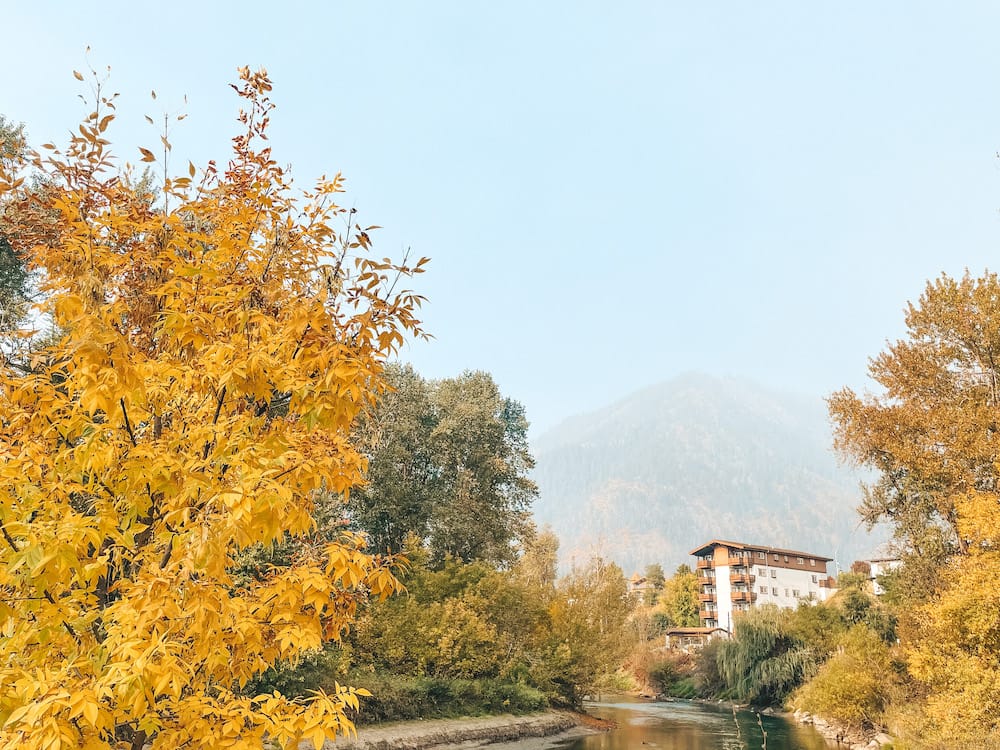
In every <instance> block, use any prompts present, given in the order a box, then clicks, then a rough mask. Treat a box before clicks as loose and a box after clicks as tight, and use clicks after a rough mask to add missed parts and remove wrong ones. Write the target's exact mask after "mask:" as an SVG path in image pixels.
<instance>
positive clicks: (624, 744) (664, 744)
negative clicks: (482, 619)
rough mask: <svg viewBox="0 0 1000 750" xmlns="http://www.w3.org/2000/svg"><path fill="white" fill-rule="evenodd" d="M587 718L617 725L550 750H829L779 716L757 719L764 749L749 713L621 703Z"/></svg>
mask: <svg viewBox="0 0 1000 750" xmlns="http://www.w3.org/2000/svg"><path fill="white" fill-rule="evenodd" d="M587 710H588V712H589V713H592V714H593V715H595V716H600V717H601V718H605V719H611V720H612V721H614V722H616V723H617V724H618V728H617V729H616V730H614V731H612V732H605V733H601V734H593V735H589V736H587V737H581V738H579V739H575V740H566V741H563V742H561V743H557V744H555V745H553V747H555V748H560V750H625V749H626V748H630V749H634V750H642V748H657V750H756V749H757V748H764V747H766V748H767V750H829V748H830V747H831V745H830V744H828V743H827V742H826V740H824V739H823V737H822V736H821V735H820V734H819V733H818V732H816V731H815V730H814V729H813V728H812V727H803V726H800V725H798V724H795V723H793V722H789V721H785V720H784V719H781V718H779V717H772V716H763V717H761V720H762V722H763V728H764V731H765V732H767V744H766V746H765V744H764V738H763V735H762V734H761V727H760V726H759V725H758V724H757V716H756V715H755V714H751V713H749V712H738V713H737V714H736V716H735V717H734V716H733V713H732V711H731V710H730V709H723V708H720V707H716V706H712V705H706V704H702V703H691V702H688V701H676V702H671V703H652V702H650V703H643V702H637V701H631V700H628V699H623V700H621V701H619V702H613V703H595V704H591V705H589V706H588V707H587Z"/></svg>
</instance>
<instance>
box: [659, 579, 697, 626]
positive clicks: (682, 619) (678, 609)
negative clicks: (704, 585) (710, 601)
mask: <svg viewBox="0 0 1000 750" xmlns="http://www.w3.org/2000/svg"><path fill="white" fill-rule="evenodd" d="M698 591H699V587H698V576H697V575H695V573H694V571H693V570H691V568H690V567H689V566H687V565H683V564H682V565H679V566H678V567H677V570H675V571H674V574H673V575H672V576H671V577H670V578H668V579H667V580H666V581H665V582H664V584H663V593H662V594H660V601H659V607H660V609H661V610H662V611H663V612H664V613H665V614H666V616H667V618H668V620H669V622H670V625H671V626H672V627H677V628H694V627H697V626H698V624H699V622H700V620H699V618H698Z"/></svg>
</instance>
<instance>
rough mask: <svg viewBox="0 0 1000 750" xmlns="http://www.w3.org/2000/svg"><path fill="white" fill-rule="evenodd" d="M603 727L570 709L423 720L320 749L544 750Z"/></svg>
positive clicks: (382, 727) (305, 749) (304, 747)
mask: <svg viewBox="0 0 1000 750" xmlns="http://www.w3.org/2000/svg"><path fill="white" fill-rule="evenodd" d="M606 728H607V727H601V726H600V724H599V723H597V722H596V720H593V719H591V717H586V716H584V715H581V714H575V713H573V712H570V711H546V712H544V713H539V714H529V715H527V716H480V717H474V718H466V719H424V720H420V721H401V722H393V723H389V724H379V725H372V726H366V727H361V728H360V729H359V730H358V736H357V737H356V738H351V739H347V738H342V737H339V738H337V741H336V742H335V743H334V742H331V741H329V740H327V742H326V743H325V744H324V745H323V750H430V749H431V748H433V749H434V750H445V749H446V748H462V749H463V750H466V749H468V750H471V749H472V748H480V747H485V746H487V745H495V744H497V743H506V742H514V741H518V740H523V739H525V738H545V739H544V740H541V739H540V740H539V741H538V742H531V743H530V747H529V748H528V750H544V748H548V747H550V745H551V741H552V740H554V739H563V738H568V737H573V736H581V735H584V734H589V733H592V732H598V731H601V730H602V729H606ZM299 747H300V748H301V750H312V747H313V745H312V743H311V742H303V743H302V744H301V745H300V746H299ZM500 747H502V745H499V746H498V748H500ZM518 747H519V748H520V747H522V745H520V744H519V745H518Z"/></svg>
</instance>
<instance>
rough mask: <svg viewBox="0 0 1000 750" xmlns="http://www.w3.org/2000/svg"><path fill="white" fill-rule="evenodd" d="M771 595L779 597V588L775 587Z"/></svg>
mask: <svg viewBox="0 0 1000 750" xmlns="http://www.w3.org/2000/svg"><path fill="white" fill-rule="evenodd" d="M771 594H772V595H773V596H777V595H778V587H777V586H775V587H773V588H772V589H771Z"/></svg>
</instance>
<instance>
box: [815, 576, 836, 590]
mask: <svg viewBox="0 0 1000 750" xmlns="http://www.w3.org/2000/svg"><path fill="white" fill-rule="evenodd" d="M819 587H820V588H821V589H835V588H837V579H836V578H832V577H827V578H820V579H819Z"/></svg>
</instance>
